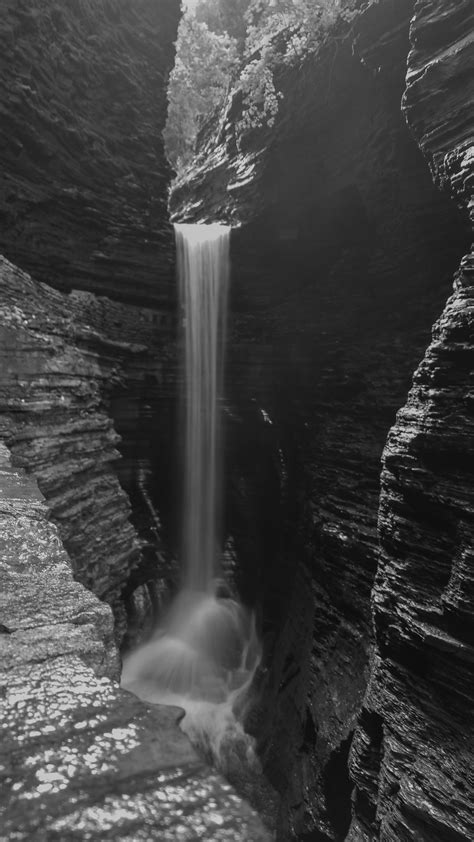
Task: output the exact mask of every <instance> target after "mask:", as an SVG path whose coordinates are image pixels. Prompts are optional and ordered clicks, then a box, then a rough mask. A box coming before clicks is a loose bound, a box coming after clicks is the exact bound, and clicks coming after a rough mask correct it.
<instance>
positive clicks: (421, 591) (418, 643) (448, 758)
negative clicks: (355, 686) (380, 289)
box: [349, 0, 474, 842]
mask: <svg viewBox="0 0 474 842" xmlns="http://www.w3.org/2000/svg"><path fill="white" fill-rule="evenodd" d="M415 12H416V13H415V17H414V19H413V21H412V25H411V31H410V37H411V51H410V55H409V58H408V72H407V87H406V91H405V95H404V100H403V109H404V112H405V116H406V119H407V122H408V125H409V126H410V128H411V130H412V132H413V135H414V137H415V138H416V139H417V142H418V144H419V146H420V148H421V149H422V150H423V152H424V154H425V156H426V158H427V161H428V163H429V165H430V169H431V172H432V175H433V178H434V180H435V182H436V184H438V185H439V186H440V188H441V189H445V190H449V191H450V192H451V195H452V198H453V200H454V202H456V203H457V204H459V205H460V206H461V207H463V208H466V209H467V210H468V211H470V213H471V221H472V218H473V217H472V209H473V206H474V205H473V181H474V145H473V138H474V120H473V113H472V93H473V88H472V78H473V75H472V71H473V59H472V57H473V52H474V10H473V8H472V4H470V3H468V2H461V3H449V2H448V3H443V2H441V1H440V0H438V2H427V0H419V2H418V3H417V4H416V10H415ZM473 265H474V264H473V254H472V251H471V252H469V253H468V254H466V255H465V256H464V257H463V259H462V260H461V265H460V268H459V270H458V272H457V273H456V275H455V278H454V291H453V294H452V295H451V296H450V298H449V299H448V302H447V304H446V307H445V309H444V312H443V313H442V315H441V317H440V318H439V320H438V321H437V322H436V324H435V326H434V328H433V335H432V342H431V344H430V345H429V347H428V349H427V351H426V353H425V356H424V358H423V360H422V362H421V363H420V365H419V367H418V368H417V370H416V372H415V375H414V378H413V386H412V388H411V390H410V392H409V395H408V400H407V403H406V405H405V406H404V408H403V409H402V410H400V412H399V413H398V414H397V421H396V423H395V425H394V427H393V428H392V430H391V431H390V434H389V437H388V441H387V444H386V447H385V451H384V456H383V471H382V492H381V498H380V510H379V536H380V555H379V564H378V571H377V577H376V581H375V587H374V590H373V594H372V605H373V614H374V621H375V630H376V641H377V645H376V649H375V653H374V659H373V664H372V672H371V678H370V683H369V688H368V692H367V697H366V700H365V703H364V708H363V712H362V716H361V721H360V726H359V728H358V730H357V733H356V738H355V740H354V744H353V749H352V763H351V765H352V772H353V775H354V779H355V781H356V793H355V815H356V817H355V820H354V823H353V827H352V832H351V834H350V837H349V838H350V839H353V840H360V839H387V840H389V839H390V840H399V839H427V840H428V839H429V840H433V842H444V840H447V839H453V840H454V839H456V840H467V839H472V838H473V836H474V782H473V779H472V763H473V752H474V722H473V711H474V696H473V686H474V682H473V674H474V647H473V645H472V642H473V639H474V638H473V632H474V588H473V538H474V534H473V458H472V456H473V454H472V451H473V433H474V430H473V415H472V389H473V372H474V347H473V344H474V289H473Z"/></svg>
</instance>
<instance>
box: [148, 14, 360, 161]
mask: <svg viewBox="0 0 474 842" xmlns="http://www.w3.org/2000/svg"><path fill="white" fill-rule="evenodd" d="M354 2H355V0H196V4H195V6H194V8H192V9H191V8H190V9H188V11H187V12H186V13H185V14H184V16H183V19H182V21H181V24H180V29H179V35H178V41H177V45H176V51H177V52H176V64H175V67H174V70H173V71H172V73H171V77H170V86H169V98H170V106H169V113H168V123H167V127H166V130H165V145H166V149H167V154H168V157H169V159H170V161H171V163H172V164H173V166H174V167H175V169H176V170H177V171H178V173H179V172H180V171H181V170H182V169H183V168H185V167H186V165H187V164H188V163H189V162H190V160H191V159H192V157H193V153H194V148H195V142H196V137H197V134H198V132H199V129H200V127H201V126H202V124H203V122H204V121H205V120H206V119H208V118H209V116H210V115H211V114H212V113H213V112H215V110H216V109H218V108H220V107H223V104H224V102H225V100H226V98H227V96H228V94H229V93H230V92H231V91H232V90H233V89H235V90H237V89H239V90H241V92H242V104H243V108H242V118H241V120H240V123H239V125H238V128H239V129H240V131H241V132H244V131H246V130H249V129H255V128H259V127H260V126H262V125H272V124H273V122H274V121H275V117H276V115H277V113H278V107H279V102H280V99H281V96H282V95H281V93H280V92H279V91H278V90H277V88H276V85H275V79H274V71H275V68H276V67H277V66H281V65H282V64H287V65H290V66H294V65H295V64H296V65H297V64H298V63H299V62H301V61H303V60H304V59H305V58H306V57H307V56H308V55H309V54H310V53H311V52H314V51H315V50H316V49H317V46H318V44H320V43H321V39H322V37H323V35H324V32H325V31H326V30H327V29H328V27H329V26H331V25H332V24H333V23H334V21H335V20H337V18H338V17H339V16H341V15H347V14H350V8H351V6H353V5H354Z"/></svg>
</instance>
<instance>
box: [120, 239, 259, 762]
mask: <svg viewBox="0 0 474 842" xmlns="http://www.w3.org/2000/svg"><path fill="white" fill-rule="evenodd" d="M175 232H176V246H177V258H178V278H179V289H180V297H181V306H182V310H183V314H184V395H183V398H184V401H183V403H184V442H183V445H184V461H185V466H184V494H183V516H182V533H183V541H182V546H183V548H182V571H183V576H182V587H181V590H180V591H179V593H178V595H177V596H176V598H175V600H174V601H173V603H172V604H171V606H170V608H169V610H168V612H167V613H166V615H165V616H164V617H162V618H161V620H160V625H159V628H158V629H157V630H156V632H155V634H154V635H153V637H152V639H151V640H149V641H148V642H147V643H146V644H145V645H143V646H141V647H140V648H138V649H137V650H136V651H135V652H133V653H132V654H131V655H129V656H128V658H127V659H126V661H125V663H124V669H123V676H122V685H123V686H124V687H126V688H127V689H129V690H132V691H133V692H134V693H136V694H137V695H138V696H140V697H141V698H142V699H144V700H147V701H151V702H156V703H161V704H174V705H178V706H180V707H182V708H184V710H185V712H186V714H185V717H184V719H183V720H182V722H181V727H182V728H183V730H184V731H185V732H186V733H187V734H188V735H189V737H190V738H191V740H192V741H193V742H194V743H195V744H196V745H197V746H198V747H200V748H201V749H202V750H204V752H205V753H206V755H207V756H208V757H209V758H212V760H213V761H214V762H215V763H216V764H217V765H218V766H219V767H220V768H221V769H222V771H224V772H226V771H227V772H228V771H229V769H228V765H229V759H230V758H231V757H232V758H234V760H235V757H236V756H240V758H241V761H242V760H243V762H244V763H245V762H246V763H248V764H250V765H252V764H254V765H255V764H256V760H255V755H254V752H253V741H252V740H251V738H250V737H249V736H248V735H247V734H245V732H244V730H243V727H242V723H241V719H242V713H243V711H244V709H245V703H246V697H247V695H248V688H249V685H250V682H251V679H252V677H253V674H254V672H255V669H256V667H257V665H258V662H259V659H260V647H259V642H258V638H257V635H256V631H255V623H254V618H253V616H252V615H251V614H250V613H249V612H248V611H246V609H245V608H244V607H243V606H242V605H241V604H240V602H239V601H238V599H236V598H234V597H231V595H230V591H229V589H228V588H227V587H226V584H225V582H223V580H222V578H221V576H222V573H221V569H220V557H221V547H220V540H219V532H220V510H221V506H220V498H221V480H222V476H221V474H222V462H221V444H222V435H221V426H222V425H221V417H220V416H221V409H220V401H221V397H222V386H223V376H224V359H225V339H226V317H227V291H228V283H229V251H230V228H228V227H226V226H223V225H176V226H175Z"/></svg>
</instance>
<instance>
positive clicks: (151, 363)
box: [0, 259, 173, 632]
mask: <svg viewBox="0 0 474 842" xmlns="http://www.w3.org/2000/svg"><path fill="white" fill-rule="evenodd" d="M0 295H1V303H0V343H1V354H2V358H3V360H4V362H5V364H4V366H3V368H2V375H1V381H0V435H1V438H2V440H4V441H5V442H6V443H7V444H8V446H9V447H10V448H11V451H12V454H13V457H14V459H15V462H16V464H19V465H21V466H23V467H24V468H25V470H27V472H28V473H30V474H32V475H34V477H35V478H36V479H37V481H38V484H39V487H40V489H41V491H42V493H43V494H44V496H45V497H46V499H47V501H48V505H49V507H50V517H51V519H52V521H53V522H54V523H55V524H56V525H57V526H58V528H59V532H60V535H61V538H62V540H63V541H64V544H65V546H66V548H67V551H68V553H69V557H70V559H71V561H72V564H73V569H74V575H75V576H76V578H77V579H78V581H80V582H82V583H83V584H84V585H86V586H87V587H89V588H90V589H91V590H92V591H93V592H94V593H95V594H97V596H99V597H100V598H101V599H104V600H106V601H107V602H109V603H110V604H111V605H113V606H114V608H115V610H116V616H117V618H118V619H122V615H123V606H122V605H121V602H120V597H121V594H122V591H123V589H124V587H125V586H126V585H127V583H128V581H129V578H130V573H131V571H132V569H133V568H134V567H136V566H137V565H138V564H139V563H140V561H141V558H142V550H143V542H142V540H141V539H139V536H138V533H137V529H136V528H135V527H134V525H133V524H132V523H131V521H130V517H131V514H132V512H131V505H130V499H129V496H128V494H127V493H126V491H127V492H128V493H129V494H130V495H132V494H133V493H134V490H135V489H136V488H137V486H138V485H139V484H140V477H141V473H143V471H145V473H147V472H148V474H150V473H151V471H152V468H153V465H152V464H151V462H150V458H151V457H150V454H151V453H152V443H151V442H150V438H151V437H152V434H153V436H154V437H155V439H158V440H159V436H160V431H159V426H158V425H157V429H155V430H153V431H152V430H151V426H152V421H151V419H152V418H153V417H154V416H156V415H158V414H159V409H158V408H159V405H160V401H161V403H162V404H163V405H165V401H164V399H163V394H165V393H166V382H165V373H164V371H165V368H166V361H167V359H168V356H167V352H166V342H167V340H168V341H169V340H170V337H171V336H172V335H173V330H172V321H170V318H169V315H168V314H167V312H161V313H160V312H159V311H156V310H154V311H151V310H145V309H140V308H137V307H135V308H134V307H131V306H129V307H126V306H124V305H121V304H118V303H114V302H111V301H109V300H107V299H105V298H102V299H100V298H96V297H94V296H93V295H90V294H88V293H81V292H75V293H72V294H70V295H64V294H62V293H60V292H57V291H55V290H54V289H52V288H51V287H48V286H46V285H45V284H38V283H35V282H34V281H33V280H32V279H31V278H30V277H29V276H28V275H26V274H25V273H24V272H22V271H20V270H19V269H17V268H16V267H14V266H13V265H12V264H11V263H9V262H8V261H5V260H3V259H2V260H1V261H0ZM124 394H126V395H127V396H128V402H127V403H126V406H124V405H123V401H122V402H121V400H120V399H121V396H123V395H124ZM112 414H113V415H114V416H115V424H116V426H117V427H118V428H119V429H120V432H121V435H122V447H123V448H124V455H125V459H124V460H123V462H122V465H121V471H117V470H116V467H115V466H116V463H117V462H118V460H119V458H120V453H119V451H118V450H117V446H118V443H119V442H120V440H121V439H120V436H119V434H118V433H117V430H116V426H115V425H114V420H113V418H112ZM155 446H156V441H155ZM119 475H120V477H121V481H122V484H121V483H120V482H119ZM143 484H144V483H143V481H142V482H141V488H142V491H143V492H144V491H145V490H144V489H143ZM145 485H146V480H145ZM124 489H125V490H124ZM142 496H143V495H142ZM135 502H136V505H135V515H134V517H135V519H136V525H137V527H140V526H143V520H144V519H145V520H146V500H145V501H144V500H143V499H141V500H140V499H136V501H135ZM140 513H142V515H141V516H140ZM149 520H150V518H148V521H149ZM140 531H141V532H142V533H143V536H144V537H145V536H146V529H145V528H143V530H142V529H140ZM154 540H155V543H157V542H158V540H159V536H156V535H155V538H154ZM155 572H156V571H155ZM161 575H164V571H163V570H162V571H161ZM122 632H123V627H122Z"/></svg>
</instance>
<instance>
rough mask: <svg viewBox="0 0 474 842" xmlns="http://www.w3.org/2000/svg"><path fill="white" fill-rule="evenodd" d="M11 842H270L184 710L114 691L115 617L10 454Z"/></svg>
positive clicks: (1, 698) (1, 719)
mask: <svg viewBox="0 0 474 842" xmlns="http://www.w3.org/2000/svg"><path fill="white" fill-rule="evenodd" d="M0 575H1V582H2V588H1V593H0V619H1V623H2V625H1V628H0V655H1V667H0V691H1V692H0V740H1V764H0V779H1V784H2V786H1V797H0V808H1V823H2V838H6V839H9V840H10V839H11V840H13V839H15V840H19V841H20V840H25V842H26V840H31V839H35V840H38V842H41V841H42V840H44V842H46V840H47V842H50V840H58V842H63V840H64V839H70V840H72V839H78V840H79V839H80V840H103V839H120V840H137V839H143V840H148V839H153V840H155V839H156V840H160V842H161V840H163V842H164V840H168V839H169V840H183V842H184V840H186V841H187V840H197V839H209V840H216V842H223V840H226V839H229V840H232V842H234V840H235V842H239V841H240V840H241V842H248V840H255V842H258V840H261V842H265V840H267V839H268V838H269V836H268V834H267V832H266V831H265V830H264V829H263V827H262V825H261V823H260V820H259V819H258V818H257V816H256V815H255V814H254V813H253V812H252V810H251V809H250V808H249V807H248V806H247V805H246V804H245V803H243V802H242V801H241V799H240V798H238V796H236V794H235V793H234V792H233V790H232V788H231V787H230V786H229V785H228V784H226V783H225V782H224V781H223V780H222V779H221V778H220V777H219V776H218V775H216V774H214V773H212V772H211V771H210V770H209V769H207V768H206V767H205V766H203V764H202V763H201V762H200V761H199V759H198V758H197V756H196V755H195V753H194V750H193V749H192V747H191V744H190V743H189V741H188V739H187V737H185V736H184V734H183V733H182V732H181V731H180V730H179V728H178V727H177V719H178V715H179V711H178V710H177V709H176V708H164V707H155V706H152V705H144V704H142V702H140V701H139V700H138V699H137V698H136V697H135V696H133V695H132V694H131V693H126V692H124V691H122V690H120V689H119V687H118V686H117V684H115V683H114V682H113V681H112V680H111V678H113V677H114V676H117V675H118V669H119V661H118V655H117V651H116V649H115V644H114V642H113V622H112V615H111V612H110V609H109V608H108V607H107V606H105V605H104V604H103V603H101V602H100V601H99V600H98V599H97V598H96V597H95V596H93V594H91V593H90V592H89V591H87V590H86V589H85V588H84V587H83V586H82V585H80V584H79V583H77V582H75V581H74V580H73V578H72V572H71V566H70V564H69V561H68V558H67V555H66V553H65V551H64V548H63V546H62V544H61V541H60V539H59V535H58V531H57V529H56V527H55V526H54V525H53V524H51V523H50V522H49V521H48V520H47V507H46V506H45V503H44V499H43V497H42V495H41V493H40V492H39V490H38V487H37V485H36V482H35V481H34V480H33V479H32V478H31V477H27V476H25V474H24V473H23V471H21V470H19V469H16V468H14V467H12V465H11V460H10V455H9V453H8V450H7V448H6V447H5V446H4V445H3V444H1V445H0Z"/></svg>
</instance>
